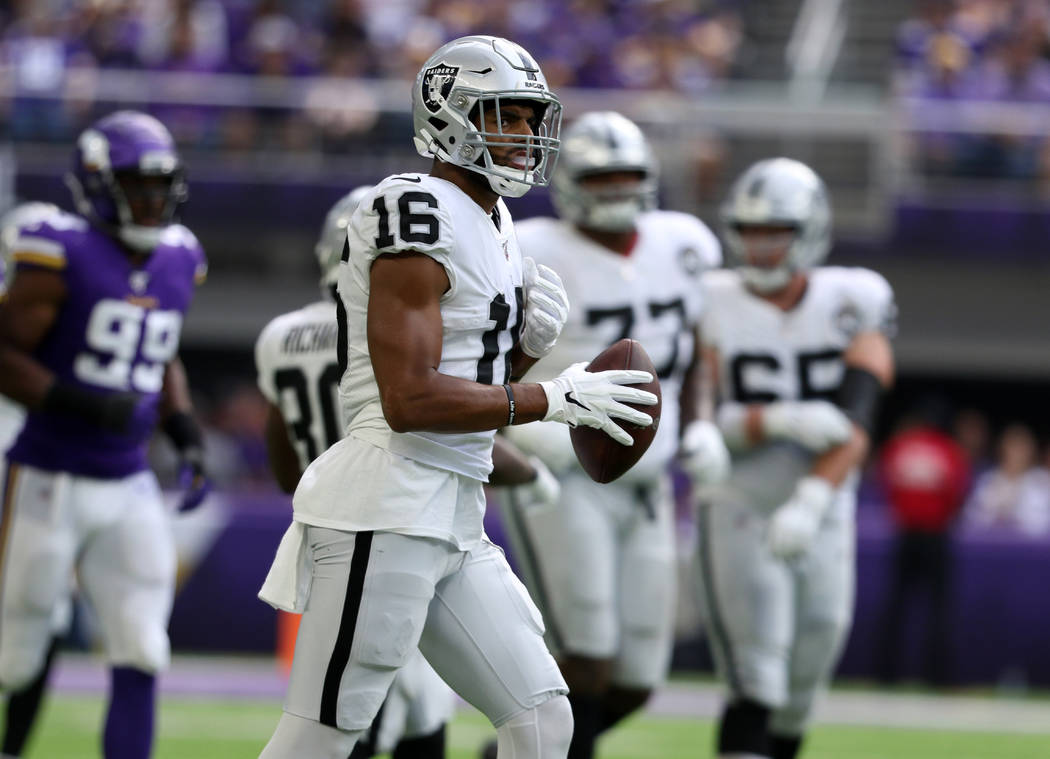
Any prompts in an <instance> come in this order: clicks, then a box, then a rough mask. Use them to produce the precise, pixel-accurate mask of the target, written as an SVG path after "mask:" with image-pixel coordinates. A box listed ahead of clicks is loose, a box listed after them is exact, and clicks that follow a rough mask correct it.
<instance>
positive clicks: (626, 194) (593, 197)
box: [551, 111, 657, 232]
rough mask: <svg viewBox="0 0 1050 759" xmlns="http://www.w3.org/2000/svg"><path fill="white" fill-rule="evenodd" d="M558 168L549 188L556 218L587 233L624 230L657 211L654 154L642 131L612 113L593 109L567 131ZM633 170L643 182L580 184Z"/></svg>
mask: <svg viewBox="0 0 1050 759" xmlns="http://www.w3.org/2000/svg"><path fill="white" fill-rule="evenodd" d="M560 162H561V163H560V166H559V168H558V172H557V174H555V175H554V181H553V183H552V184H551V190H552V191H553V192H552V199H553V201H554V207H555V208H556V209H557V211H558V215H559V216H560V217H562V218H563V219H565V220H567V221H569V222H572V223H573V224H576V225H577V226H581V227H585V228H587V229H597V230H601V231H606V232H623V231H627V230H630V229H631V228H633V227H634V222H635V219H636V218H637V217H638V214H640V213H642V212H643V211H648V210H651V209H653V208H655V207H656V191H657V163H656V156H654V155H653V150H652V148H651V147H650V146H649V141H648V140H646V139H645V135H644V134H642V130H641V129H639V128H638V126H637V125H636V124H635V123H634V122H633V121H631V120H629V119H628V118H626V117H625V116H621V115H620V114H618V113H616V112H614V111H595V112H593V113H587V114H584V115H583V116H581V117H580V118H578V119H577V120H576V121H575V122H573V123H572V125H571V126H569V127H568V128H567V129H566V130H565V136H564V138H563V139H562V144H561V154H560ZM619 171H631V172H638V173H639V174H641V181H639V182H638V183H631V184H630V185H625V186H618V187H610V188H609V189H600V190H599V189H596V188H592V187H587V186H586V185H584V184H583V183H582V182H581V180H582V179H584V178H585V177H588V176H594V175H595V174H607V173H611V172H619Z"/></svg>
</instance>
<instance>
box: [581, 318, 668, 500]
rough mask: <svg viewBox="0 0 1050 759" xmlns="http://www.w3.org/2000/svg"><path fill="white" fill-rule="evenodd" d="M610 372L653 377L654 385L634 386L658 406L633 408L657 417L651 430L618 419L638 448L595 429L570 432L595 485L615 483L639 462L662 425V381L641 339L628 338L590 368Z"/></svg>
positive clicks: (584, 467)
mask: <svg viewBox="0 0 1050 759" xmlns="http://www.w3.org/2000/svg"><path fill="white" fill-rule="evenodd" d="M607 369H640V370H642V371H645V372H649V373H650V374H651V375H653V379H652V382H649V383H647V384H639V385H631V387H638V388H641V389H642V390H648V391H649V392H650V393H653V394H654V395H655V396H656V405H655V406H638V405H634V404H628V405H631V406H632V408H637V409H640V410H641V411H644V412H645V413H647V414H649V415H650V416H651V417H652V418H653V424H652V426H651V427H638V426H636V425H633V424H629V423H627V422H622V421H619V420H617V424H619V425H620V426H621V427H622V428H623V429H625V430H626V431H627V432H628V433H629V434H630V436H631V437H632V438H633V439H634V445H631V446H627V445H620V444H619V443H617V442H616V441H615V440H613V439H612V438H611V437H609V436H608V435H606V434H605V433H604V432H602V431H601V430H596V429H594V428H593V427H575V428H574V429H572V430H570V432H569V435H570V437H571V438H572V449H573V450H574V451H575V452H576V458H577V459H578V460H579V462H580V466H582V467H583V470H584V471H585V472H587V474H588V475H589V476H590V478H591V479H592V480H594V481H595V482H602V483H605V482H612V481H613V480H615V479H616V478H617V477H620V476H621V475H623V474H624V472H626V471H627V470H628V469H630V468H631V467H632V466H634V465H635V464H637V463H638V459H640V458H641V457H642V455H643V454H644V453H645V452H646V451H647V450H649V445H650V444H651V443H652V442H653V438H654V437H656V428H657V427H658V426H659V425H660V408H661V406H662V400H661V398H660V381H659V380H658V379H657V378H656V368H655V367H653V362H652V360H651V359H650V358H649V354H648V353H646V352H645V348H643V347H642V344H641V343H639V342H638V341H637V340H631V339H630V338H624V339H623V340H619V341H617V342H615V343H613V344H612V345H610V346H609V347H608V348H606V349H605V350H603V351H602V352H601V353H599V354H598V355H597V356H595V358H594V360H593V361H591V363H590V364H589V365H588V366H587V371H589V372H602V371H605V370H607Z"/></svg>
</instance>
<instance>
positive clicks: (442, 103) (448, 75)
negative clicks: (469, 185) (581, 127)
mask: <svg viewBox="0 0 1050 759" xmlns="http://www.w3.org/2000/svg"><path fill="white" fill-rule="evenodd" d="M514 100H517V101H520V100H527V101H530V102H531V103H533V104H534V105H535V106H536V119H535V122H534V123H533V124H532V132H533V134H532V136H531V137H524V136H516V137H517V139H518V140H519V141H520V142H521V143H522V147H523V149H524V150H525V156H524V160H523V162H522V164H521V165H520V166H505V165H501V164H497V163H496V162H495V161H494V160H493V158H492V154H491V153H490V152H489V149H490V148H492V147H500V148H503V147H506V145H507V142H508V141H509V139H510V137H508V136H504V135H503V133H502V131H495V132H489V131H485V130H484V128H483V127H484V123H485V120H484V114H485V112H486V110H487V109H490V108H495V109H496V114H497V118H496V123H497V124H499V123H500V119H499V109H500V104H501V103H506V102H507V101H514ZM472 116H473V117H474V119H475V120H476V122H477V123H475V120H472V119H471V117H472ZM412 121H413V124H414V127H415V144H416V150H418V151H419V154H420V155H422V156H424V157H428V158H429V157H436V158H439V159H441V160H442V161H446V162H448V163H453V164H455V165H457V166H462V167H463V168H465V169H470V170H471V171H476V172H478V173H480V174H484V175H485V176H486V177H487V178H488V182H489V186H490V187H491V188H492V190H493V191H494V192H496V193H499V194H500V195H506V196H510V197H515V198H517V197H521V196H522V195H524V194H525V193H526V192H528V191H529V189H530V188H531V187H535V186H544V185H546V184H548V183H549V182H550V177H551V174H552V173H553V171H554V164H555V161H556V160H557V156H558V144H559V140H558V132H559V129H560V127H561V103H560V102H559V101H558V98H557V97H555V95H554V93H552V92H551V91H550V89H549V88H548V87H547V80H546V79H545V78H544V77H543V72H541V71H540V67H539V65H538V64H537V63H536V61H535V60H534V59H533V57H532V56H531V55H529V54H528V52H526V50H525V49H524V48H523V47H521V46H520V45H517V44H515V43H513V42H510V41H509V40H505V39H502V38H500V37H487V36H480V35H478V36H472V37H460V38H459V39H456V40H453V41H452V42H449V43H447V44H445V45H443V46H442V47H440V48H438V50H437V52H435V53H434V54H433V55H432V56H430V58H429V59H428V60H427V62H426V63H424V64H423V68H422V69H421V70H420V72H419V75H418V76H417V77H416V84H415V87H414V88H413V90H412Z"/></svg>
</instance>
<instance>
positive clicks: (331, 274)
mask: <svg viewBox="0 0 1050 759" xmlns="http://www.w3.org/2000/svg"><path fill="white" fill-rule="evenodd" d="M373 187H374V185H370V184H365V185H361V186H360V187H357V188H355V189H353V190H351V191H350V192H348V193H347V194H346V195H344V196H343V197H341V198H339V200H337V201H336V202H335V205H333V206H332V207H331V208H330V209H329V210H328V214H327V215H326V216H325V217H324V224H322V225H321V235H320V237H318V238H317V244H316V245H314V255H316V256H317V264H318V265H319V266H320V267H321V289H322V290H324V291H325V292H327V291H328V288H329V287H331V286H332V285H334V284H335V283H336V280H338V279H339V259H340V258H342V256H343V246H344V245H346V228H347V226H349V224H350V217H351V216H353V215H354V211H356V210H357V207H358V206H359V205H361V201H362V200H363V199H364V197H365V196H366V195H367V194H368V193H369V192H371V191H372V188H373Z"/></svg>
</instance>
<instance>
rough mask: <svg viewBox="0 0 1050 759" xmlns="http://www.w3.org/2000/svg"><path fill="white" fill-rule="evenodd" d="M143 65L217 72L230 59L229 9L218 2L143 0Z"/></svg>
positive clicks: (141, 17)
mask: <svg viewBox="0 0 1050 759" xmlns="http://www.w3.org/2000/svg"><path fill="white" fill-rule="evenodd" d="M140 6H141V10H140V11H139V19H140V29H141V31H140V38H139V44H138V54H139V58H140V61H141V63H143V64H145V65H146V66H151V67H165V68H172V69H175V70H180V71H201V72H207V71H218V70H220V69H222V68H223V67H224V66H225V65H226V63H227V60H228V58H229V52H230V51H229V39H228V31H227V26H226V10H225V9H224V8H223V5H222V3H221V2H218V0H142V2H141V3H140Z"/></svg>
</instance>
